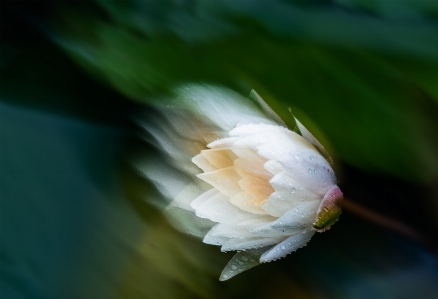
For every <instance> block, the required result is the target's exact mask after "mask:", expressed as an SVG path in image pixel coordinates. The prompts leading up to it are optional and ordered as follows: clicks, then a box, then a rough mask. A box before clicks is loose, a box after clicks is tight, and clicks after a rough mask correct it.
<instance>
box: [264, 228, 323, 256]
mask: <svg viewBox="0 0 438 299" xmlns="http://www.w3.org/2000/svg"><path fill="white" fill-rule="evenodd" d="M314 234H315V231H314V230H311V229H310V228H309V229H307V230H306V231H305V232H303V233H299V234H296V235H293V236H290V237H289V238H287V239H286V240H284V241H283V242H281V243H280V244H278V245H276V246H274V247H273V248H272V249H270V250H268V251H266V252H265V253H263V255H262V256H261V257H260V262H261V263H266V262H271V261H275V260H277V259H280V258H282V257H285V256H286V255H288V254H289V253H291V252H293V251H295V250H297V249H298V248H301V247H303V246H305V245H306V244H307V242H309V241H310V239H311V238H312V236H313V235H314Z"/></svg>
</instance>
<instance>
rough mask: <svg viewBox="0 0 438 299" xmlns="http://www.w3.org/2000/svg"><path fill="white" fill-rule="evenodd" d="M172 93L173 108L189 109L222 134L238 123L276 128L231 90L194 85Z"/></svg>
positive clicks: (250, 103)
mask: <svg viewBox="0 0 438 299" xmlns="http://www.w3.org/2000/svg"><path fill="white" fill-rule="evenodd" d="M175 93H176V95H177V97H176V100H175V104H177V105H180V106H183V107H188V108H189V109H191V111H193V112H194V113H195V114H197V115H200V116H203V117H204V118H205V119H207V120H209V121H210V122H211V123H213V124H214V125H216V126H217V127H219V128H220V129H221V130H222V131H224V132H229V131H230V130H231V129H233V128H234V127H235V126H236V125H237V124H239V123H251V122H252V123H259V122H266V123H271V124H275V122H274V121H272V120H269V119H268V118H267V117H265V116H264V115H263V113H262V112H261V111H260V109H259V108H258V107H257V106H256V105H255V104H254V103H252V102H251V101H250V100H249V99H247V98H245V97H243V96H241V95H240V94H238V93H236V92H234V91H232V90H230V89H226V88H222V87H216V86H211V85H210V86H209V85H194V84H193V85H185V86H182V87H180V88H177V89H176V90H175Z"/></svg>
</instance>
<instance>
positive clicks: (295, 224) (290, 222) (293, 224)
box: [270, 200, 320, 235]
mask: <svg viewBox="0 0 438 299" xmlns="http://www.w3.org/2000/svg"><path fill="white" fill-rule="evenodd" d="M319 204H320V201H319V200H316V201H309V202H304V203H302V204H300V205H298V206H296V207H295V208H293V209H291V210H289V211H287V212H286V213H285V214H284V215H283V216H281V217H280V218H278V219H277V220H276V221H274V222H272V223H270V226H271V227H272V228H273V229H274V230H276V231H281V232H283V233H286V234H289V235H291V234H294V233H296V232H298V231H300V230H302V229H304V228H305V227H311V226H312V224H313V222H314V221H315V219H316V215H317V209H318V207H319Z"/></svg>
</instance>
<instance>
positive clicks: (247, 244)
mask: <svg viewBox="0 0 438 299" xmlns="http://www.w3.org/2000/svg"><path fill="white" fill-rule="evenodd" d="M284 239H286V237H277V238H257V237H256V238H247V239H231V240H229V241H228V242H226V243H225V244H223V245H222V248H221V251H224V252H225V251H232V250H239V251H241V250H249V249H257V248H261V247H266V246H269V245H274V244H277V243H279V242H281V241H283V240H284Z"/></svg>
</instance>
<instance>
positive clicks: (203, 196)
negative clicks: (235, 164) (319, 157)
mask: <svg viewBox="0 0 438 299" xmlns="http://www.w3.org/2000/svg"><path fill="white" fill-rule="evenodd" d="M219 193H220V192H219V191H217V189H215V188H211V189H210V190H207V191H205V192H204V193H202V194H200V195H199V196H198V197H197V198H195V199H194V200H193V201H192V202H191V203H190V206H191V208H192V209H194V210H196V209H197V208H199V207H200V206H201V205H202V204H204V202H206V201H207V200H209V199H210V198H212V197H213V196H216V195H218V194H219Z"/></svg>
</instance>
